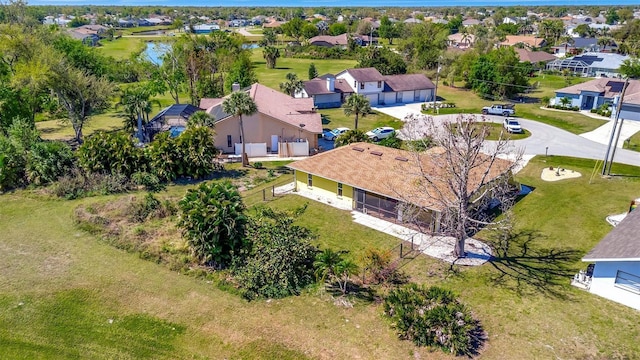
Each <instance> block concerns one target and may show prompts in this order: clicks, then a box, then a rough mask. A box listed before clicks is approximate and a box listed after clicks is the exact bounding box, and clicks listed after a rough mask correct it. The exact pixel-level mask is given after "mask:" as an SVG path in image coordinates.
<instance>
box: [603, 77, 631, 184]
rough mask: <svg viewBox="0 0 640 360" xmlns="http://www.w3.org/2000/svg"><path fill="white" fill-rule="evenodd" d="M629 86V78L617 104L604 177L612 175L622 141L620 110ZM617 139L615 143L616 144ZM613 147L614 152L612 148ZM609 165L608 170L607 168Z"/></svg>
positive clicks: (605, 156) (605, 160) (604, 165)
mask: <svg viewBox="0 0 640 360" xmlns="http://www.w3.org/2000/svg"><path fill="white" fill-rule="evenodd" d="M628 85H629V78H627V79H626V80H625V82H624V86H623V87H622V93H621V94H620V98H619V99H618V103H617V104H616V116H615V118H614V119H613V128H612V130H611V138H609V144H608V145H607V152H606V154H605V155H604V163H603V164H602V175H609V174H610V173H611V164H613V157H614V156H615V154H616V148H615V147H616V146H618V140H619V139H620V132H621V131H622V122H623V120H620V109H621V108H622V101H623V100H624V93H625V92H626V91H627V86H628ZM618 121H620V126H619V129H618ZM614 138H615V143H614ZM612 145H613V150H612V149H611V146H612ZM609 153H611V160H609ZM607 165H608V168H607Z"/></svg>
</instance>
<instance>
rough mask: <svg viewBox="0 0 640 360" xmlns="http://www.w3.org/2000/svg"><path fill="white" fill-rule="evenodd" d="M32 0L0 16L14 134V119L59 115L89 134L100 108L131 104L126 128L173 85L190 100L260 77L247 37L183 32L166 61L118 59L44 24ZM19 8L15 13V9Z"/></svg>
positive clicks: (6, 118) (3, 109)
mask: <svg viewBox="0 0 640 360" xmlns="http://www.w3.org/2000/svg"><path fill="white" fill-rule="evenodd" d="M30 9H31V7H26V6H24V4H20V3H18V4H12V5H10V6H2V10H3V14H4V15H3V19H4V20H5V23H0V132H2V133H3V134H5V135H6V134H7V131H8V129H9V127H10V126H11V124H12V122H13V121H14V119H19V118H22V119H28V120H29V121H30V122H31V124H34V123H35V121H36V119H38V120H43V119H59V120H62V121H65V122H67V123H68V124H70V125H71V127H72V128H73V130H74V135H75V140H76V141H77V142H78V143H82V141H83V138H84V136H83V129H84V125H85V124H86V123H87V121H89V120H90V118H91V117H92V116H95V115H97V114H100V113H102V112H103V111H105V110H107V109H110V108H112V106H113V104H114V100H115V99H116V98H118V97H119V101H115V102H116V103H117V107H118V108H120V109H122V110H123V111H124V112H125V115H126V119H125V128H126V129H128V130H131V129H133V128H137V127H139V125H140V124H138V120H142V123H143V124H144V123H145V122H146V121H148V118H149V112H150V111H151V109H152V105H153V104H154V101H153V100H152V98H153V97H154V96H156V95H158V94H163V93H169V94H170V95H171V97H172V99H173V100H174V102H175V103H180V101H181V100H184V99H181V98H180V94H182V93H185V92H186V93H187V95H188V97H189V98H188V102H190V103H192V104H197V103H198V102H199V101H200V98H202V97H221V96H223V95H224V94H225V93H228V92H229V91H230V90H231V84H233V83H239V84H240V86H241V87H246V86H249V85H251V84H252V83H254V82H255V81H256V77H255V73H254V72H253V69H252V64H251V60H250V58H249V57H250V53H249V51H248V50H245V49H243V48H242V44H243V42H244V40H243V39H244V38H243V37H242V36H240V35H237V34H228V33H226V32H215V33H213V34H212V35H211V36H207V37H204V36H189V35H186V34H185V35H183V36H180V37H179V38H177V39H175V41H173V42H172V43H171V44H170V45H169V46H168V47H167V48H166V49H164V50H165V51H164V55H163V56H162V60H163V61H162V62H161V63H160V64H156V63H153V62H151V61H149V60H147V59H143V58H141V57H140V56H138V55H137V54H136V56H134V57H132V58H130V59H125V60H115V59H113V58H110V57H106V56H104V55H102V54H100V53H99V52H98V51H97V49H95V48H91V47H87V46H85V45H84V44H82V42H80V41H78V40H75V39H72V38H71V37H70V36H68V35H67V33H66V32H65V31H63V30H61V29H59V28H58V27H56V26H42V25H41V24H40V23H39V22H37V21H34V18H33V17H29V16H28V15H27V14H28V13H29V12H30V11H31V10H30ZM8 14H11V16H8Z"/></svg>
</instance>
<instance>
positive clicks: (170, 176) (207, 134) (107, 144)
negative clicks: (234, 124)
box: [78, 126, 218, 187]
mask: <svg viewBox="0 0 640 360" xmlns="http://www.w3.org/2000/svg"><path fill="white" fill-rule="evenodd" d="M217 154H218V150H217V149H216V148H215V147H214V145H213V131H212V130H211V129H210V128H208V127H204V126H196V127H191V128H188V129H187V130H185V131H184V132H183V133H182V134H181V135H180V136H179V137H177V138H171V137H170V136H169V133H166V132H165V133H161V134H159V135H158V136H156V138H155V140H154V141H153V142H151V143H150V144H149V145H148V146H147V147H145V148H142V147H137V146H135V143H134V139H133V138H132V137H131V135H129V134H127V133H125V132H98V133H96V134H94V135H93V136H91V137H89V138H88V139H87V140H86V141H85V142H84V144H82V146H80V148H79V149H78V160H79V163H80V166H81V167H82V168H83V169H84V170H86V171H87V172H90V173H103V174H109V173H117V174H123V175H125V176H126V177H127V178H130V179H132V178H134V180H135V181H136V182H139V183H140V184H141V185H145V186H148V187H156V186H157V185H156V183H157V182H158V181H156V178H157V179H158V180H159V181H171V180H175V179H176V178H179V177H193V178H202V177H205V176H207V175H209V174H210V173H211V172H213V171H214V160H215V157H216V155H217ZM136 173H137V174H139V175H137V176H135V177H134V174H136ZM154 176H155V178H154Z"/></svg>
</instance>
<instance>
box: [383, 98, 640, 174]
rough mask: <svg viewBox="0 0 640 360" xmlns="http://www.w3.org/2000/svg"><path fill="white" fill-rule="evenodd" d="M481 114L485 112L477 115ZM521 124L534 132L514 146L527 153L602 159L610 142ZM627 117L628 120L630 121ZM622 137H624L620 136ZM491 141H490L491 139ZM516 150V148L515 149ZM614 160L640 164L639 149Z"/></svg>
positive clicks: (416, 107) (401, 111)
mask: <svg viewBox="0 0 640 360" xmlns="http://www.w3.org/2000/svg"><path fill="white" fill-rule="evenodd" d="M374 109H375V110H377V111H380V112H382V113H385V114H387V115H390V116H393V117H396V118H398V119H403V118H404V116H406V115H407V114H421V112H420V104H419V103H418V104H406V105H402V106H388V107H375V108H374ZM452 116H457V115H436V116H433V117H432V118H431V119H432V120H428V121H444V120H446V119H447V118H450V117H452ZM477 116H482V115H477ZM484 118H485V119H486V120H488V121H492V122H495V123H502V121H503V120H504V117H503V116H492V115H487V116H484ZM518 120H519V121H520V123H521V124H522V126H523V127H524V128H525V129H527V130H529V131H530V132H531V136H530V137H528V138H526V139H522V140H517V141H514V142H513V143H514V146H515V147H517V148H519V149H522V150H523V151H524V154H525V155H544V154H549V155H559V156H573V157H579V158H587V159H595V160H602V159H604V156H605V152H606V150H607V145H606V144H603V143H600V142H596V141H593V140H591V139H589V138H587V137H583V136H580V135H575V134H572V133H570V132H568V131H565V130H562V129H558V128H556V127H554V126H551V125H547V124H544V123H541V122H538V121H534V120H527V119H522V118H519V119H518ZM627 122H628V121H625V123H627ZM429 126H430V125H429V124H428V123H427V120H425V121H422V122H421V123H416V124H415V126H414V127H412V130H415V132H416V133H418V134H419V133H424V132H425V131H426V130H427V129H428V127H429ZM399 136H400V137H401V138H402V137H405V138H407V137H409V138H411V137H412V136H410V134H408V133H407V131H406V129H403V130H401V131H400V135H399ZM621 138H622V137H621ZM488 143H489V144H490V143H491V142H488ZM514 150H515V149H514ZM614 161H615V162H617V163H621V164H628V165H634V166H640V153H638V152H635V151H630V150H623V149H618V150H616V154H615V160H614Z"/></svg>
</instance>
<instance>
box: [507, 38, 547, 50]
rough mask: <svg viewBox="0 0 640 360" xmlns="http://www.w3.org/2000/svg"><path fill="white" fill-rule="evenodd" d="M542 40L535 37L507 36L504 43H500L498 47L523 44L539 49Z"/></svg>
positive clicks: (542, 42)
mask: <svg viewBox="0 0 640 360" xmlns="http://www.w3.org/2000/svg"><path fill="white" fill-rule="evenodd" d="M544 42H545V41H544V38H539V37H535V36H526V35H507V36H506V38H505V41H503V42H501V43H500V45H504V46H513V45H516V44H520V43H522V44H525V45H528V46H530V47H534V48H537V47H540V46H542V44H544Z"/></svg>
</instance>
